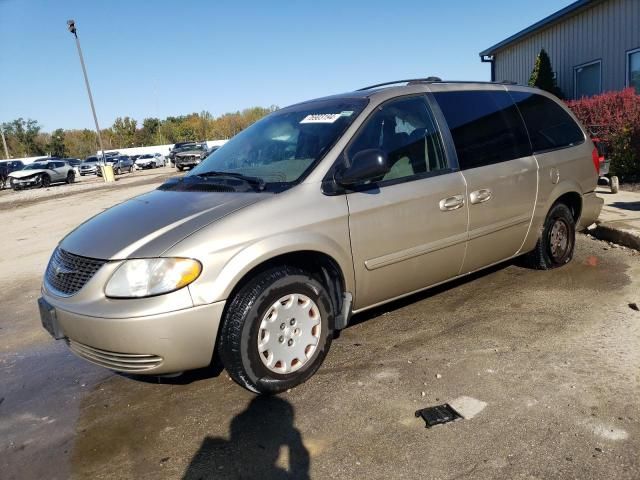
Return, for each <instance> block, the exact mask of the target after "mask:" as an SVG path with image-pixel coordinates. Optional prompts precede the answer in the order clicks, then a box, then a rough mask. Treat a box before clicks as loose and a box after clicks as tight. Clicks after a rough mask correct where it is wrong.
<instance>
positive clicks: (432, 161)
mask: <svg viewBox="0 0 640 480" xmlns="http://www.w3.org/2000/svg"><path fill="white" fill-rule="evenodd" d="M371 148H375V149H380V150H383V151H384V152H385V153H386V154H387V157H388V159H389V164H390V165H391V170H390V171H389V173H387V174H386V175H385V176H384V177H383V178H382V179H381V180H382V181H386V180H396V179H400V178H410V177H415V176H417V175H421V174H429V173H432V172H437V171H439V170H444V169H447V168H448V166H449V165H448V163H447V159H446V157H445V154H444V148H443V146H442V140H441V138H440V133H439V131H438V128H437V127H436V123H435V120H434V118H433V115H432V113H431V110H430V108H429V106H428V105H427V102H426V100H425V98H424V97H422V96H420V97H411V98H404V99H401V100H395V101H392V102H388V103H386V104H384V105H383V106H382V108H380V109H378V111H376V113H374V114H373V116H371V117H370V118H369V119H368V120H367V123H366V124H365V126H364V128H363V129H362V130H360V132H358V135H357V136H356V138H355V139H354V140H353V142H352V143H351V145H350V146H349V148H348V150H347V152H346V156H347V161H349V162H350V161H351V159H353V157H354V156H355V155H356V154H357V153H358V152H359V151H361V150H367V149H371Z"/></svg>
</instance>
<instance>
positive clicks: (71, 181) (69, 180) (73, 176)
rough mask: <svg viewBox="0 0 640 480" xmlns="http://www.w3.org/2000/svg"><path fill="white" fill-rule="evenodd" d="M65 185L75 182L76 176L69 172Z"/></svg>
mask: <svg viewBox="0 0 640 480" xmlns="http://www.w3.org/2000/svg"><path fill="white" fill-rule="evenodd" d="M66 181H67V183H69V184H71V183H73V182H75V181H76V174H75V173H73V172H72V171H70V172H69V173H67V180H66Z"/></svg>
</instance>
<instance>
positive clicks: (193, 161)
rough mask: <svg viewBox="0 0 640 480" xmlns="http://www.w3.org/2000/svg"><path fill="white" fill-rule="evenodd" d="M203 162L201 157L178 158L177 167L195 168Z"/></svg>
mask: <svg viewBox="0 0 640 480" xmlns="http://www.w3.org/2000/svg"><path fill="white" fill-rule="evenodd" d="M200 162H202V159H201V158H200V157H186V158H183V157H176V166H180V167H194V166H196V165H198V164H200Z"/></svg>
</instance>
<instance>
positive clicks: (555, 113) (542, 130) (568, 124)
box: [509, 91, 584, 152]
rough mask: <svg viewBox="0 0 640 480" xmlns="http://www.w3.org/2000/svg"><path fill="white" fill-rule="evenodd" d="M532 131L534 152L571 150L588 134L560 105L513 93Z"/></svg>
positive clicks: (551, 101) (530, 134) (530, 131)
mask: <svg viewBox="0 0 640 480" xmlns="http://www.w3.org/2000/svg"><path fill="white" fill-rule="evenodd" d="M509 93H510V95H511V97H512V98H513V101H514V102H516V105H517V106H518V109H519V110H520V113H521V114H522V118H524V123H525V124H526V126H527V130H528V131H529V137H530V138H531V145H532V147H533V151H534V152H540V151H544V150H553V149H557V148H564V147H570V146H573V145H578V144H580V143H582V142H584V133H582V130H581V129H580V127H579V126H578V124H577V123H576V122H575V121H574V120H573V118H571V116H570V115H569V114H568V113H567V112H566V111H565V110H564V108H562V107H561V106H560V105H558V104H557V103H556V102H554V101H553V100H551V99H550V98H547V97H545V96H544V95H538V94H535V93H530V92H513V91H512V92H509Z"/></svg>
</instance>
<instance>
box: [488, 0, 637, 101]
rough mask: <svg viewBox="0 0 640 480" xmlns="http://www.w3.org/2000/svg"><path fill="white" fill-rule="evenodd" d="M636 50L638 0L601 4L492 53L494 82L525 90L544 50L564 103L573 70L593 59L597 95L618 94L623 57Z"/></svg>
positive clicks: (570, 91) (570, 93)
mask: <svg viewBox="0 0 640 480" xmlns="http://www.w3.org/2000/svg"><path fill="white" fill-rule="evenodd" d="M639 47H640V0H604V1H602V2H599V3H596V4H595V5H594V6H592V7H589V8H587V9H586V10H582V11H580V12H578V13H577V14H574V15H572V16H570V17H568V18H565V19H564V20H562V21H561V22H559V23H556V24H554V25H551V26H549V27H547V28H545V29H544V30H542V31H538V32H535V33H533V34H531V35H530V36H528V37H526V38H524V39H522V40H520V41H518V42H516V43H513V44H511V45H508V46H506V47H505V48H503V49H502V50H500V51H498V52H497V53H496V55H495V57H496V61H495V63H496V65H495V69H496V79H497V80H513V81H516V82H518V83H522V84H526V83H527V82H528V81H529V76H530V75H531V70H532V69H533V65H534V62H535V57H536V55H537V54H538V52H539V51H540V49H541V48H544V49H545V50H547V52H548V53H549V56H550V57H551V63H552V65H553V68H554V70H555V71H556V75H557V81H558V86H559V87H560V88H561V89H562V91H563V92H564V94H565V95H567V96H568V97H572V96H573V91H574V78H573V76H574V67H575V66H577V65H581V64H583V63H587V62H591V61H593V60H597V59H602V88H603V91H608V90H620V89H622V88H624V86H625V84H626V68H627V65H626V62H627V56H626V52H627V51H628V50H632V49H634V48H639Z"/></svg>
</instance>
